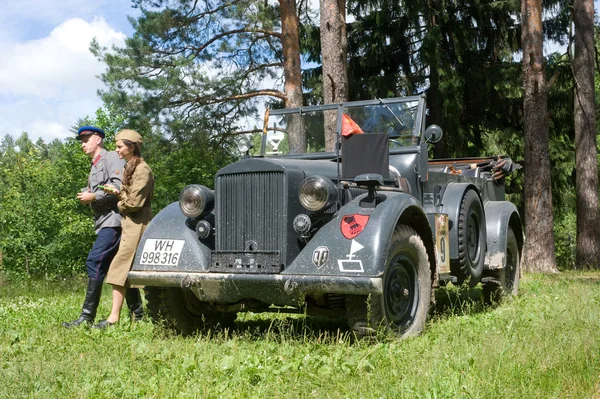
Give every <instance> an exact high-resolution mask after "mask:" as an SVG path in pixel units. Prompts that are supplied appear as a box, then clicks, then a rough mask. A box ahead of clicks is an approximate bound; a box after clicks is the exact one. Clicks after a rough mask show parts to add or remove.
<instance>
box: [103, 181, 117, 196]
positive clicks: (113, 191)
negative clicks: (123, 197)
mask: <svg viewBox="0 0 600 399" xmlns="http://www.w3.org/2000/svg"><path fill="white" fill-rule="evenodd" d="M98 188H99V189H100V190H102V191H104V192H105V193H106V194H112V195H119V194H120V191H119V190H118V189H117V188H116V187H115V186H113V185H111V184H107V185H105V186H98Z"/></svg>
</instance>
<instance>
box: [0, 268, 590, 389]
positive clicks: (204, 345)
mask: <svg viewBox="0 0 600 399" xmlns="http://www.w3.org/2000/svg"><path fill="white" fill-rule="evenodd" d="M83 291H84V286H83V284H82V283H81V282H63V283H35V284H30V285H28V286H23V285H20V286H14V285H7V284H5V285H3V286H0V398H140V397H144V398H221V397H227V398H598V397H600V273H597V272H595V273H573V272H571V273H563V274H560V275H556V276H537V275H536V276H531V275H526V276H524V278H523V280H522V283H521V291H520V295H519V297H517V298H515V299H513V300H509V301H506V302H505V303H503V304H501V305H499V306H497V307H494V308H486V307H484V306H483V304H482V303H481V301H480V300H479V299H477V295H476V294H477V290H474V291H472V292H470V293H461V292H457V290H444V291H439V292H438V294H437V297H438V301H437V302H438V304H437V308H436V309H434V311H433V312H432V313H433V315H432V317H431V318H430V321H429V323H428V324H427V327H426V329H425V331H424V332H423V334H422V335H420V336H419V337H416V338H411V339H407V340H398V339H396V338H393V337H390V336H379V337H377V338H374V339H369V340H359V341H356V340H354V339H353V337H352V335H351V333H349V332H348V330H347V329H346V327H345V321H344V320H328V319H322V318H305V317H303V316H289V315H255V314H241V315H240V316H239V317H238V321H237V322H236V328H235V329H234V330H232V331H216V332H213V333H210V332H209V333H204V334H199V335H197V336H193V337H186V338H183V337H179V336H176V335H174V334H172V333H171V332H169V331H168V330H165V329H164V328H163V327H161V326H159V325H154V324H152V323H151V322H149V321H143V322H140V323H137V324H135V325H131V324H130V323H129V321H128V320H129V319H128V318H127V316H124V317H123V318H122V322H121V324H120V325H119V326H117V327H115V328H110V329H109V330H108V331H96V330H91V329H89V328H80V329H74V330H66V329H64V328H62V327H61V326H60V323H61V322H62V321H67V320H71V319H73V318H75V317H76V316H78V314H79V310H80V305H81V300H82V299H83ZM467 294H470V296H471V297H475V299H469V296H468V295H467ZM109 306H110V292H109V289H108V287H105V291H104V295H103V300H102V304H101V309H100V313H101V315H107V314H108V310H109Z"/></svg>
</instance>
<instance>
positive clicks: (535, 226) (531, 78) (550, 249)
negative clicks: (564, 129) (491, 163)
mask: <svg viewBox="0 0 600 399" xmlns="http://www.w3.org/2000/svg"><path fill="white" fill-rule="evenodd" d="M521 20H522V27H523V28H522V29H523V32H522V37H521V39H522V40H521V42H522V45H523V92H524V101H523V108H524V109H523V111H524V117H523V119H524V122H523V124H524V130H525V184H524V185H525V193H524V203H525V227H526V231H527V239H526V241H525V249H524V262H523V263H524V267H525V269H526V270H530V271H538V272H546V273H554V272H557V269H556V260H555V256H554V232H553V225H554V217H553V213H552V190H551V184H550V183H551V181H550V153H549V135H548V127H549V122H548V117H549V116H548V108H547V107H548V91H547V90H548V88H547V85H546V79H545V71H544V56H543V53H542V50H543V47H542V45H543V35H542V1H541V0H522V3H521Z"/></svg>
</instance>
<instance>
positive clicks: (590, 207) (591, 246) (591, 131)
mask: <svg viewBox="0 0 600 399" xmlns="http://www.w3.org/2000/svg"><path fill="white" fill-rule="evenodd" d="M573 22H574V24H575V56H574V59H573V75H574V78H575V112H574V115H575V162H576V168H577V169H576V170H577V172H576V191H577V267H578V268H585V267H590V266H591V267H595V268H596V267H598V265H599V264H600V242H599V241H600V220H599V213H598V165H597V163H596V162H597V150H596V109H595V104H594V1H593V0H575V1H574V3H573Z"/></svg>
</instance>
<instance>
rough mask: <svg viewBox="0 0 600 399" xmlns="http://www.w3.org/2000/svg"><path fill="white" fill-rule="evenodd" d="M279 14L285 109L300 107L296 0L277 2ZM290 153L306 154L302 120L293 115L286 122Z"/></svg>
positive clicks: (300, 81)
mask: <svg viewBox="0 0 600 399" xmlns="http://www.w3.org/2000/svg"><path fill="white" fill-rule="evenodd" d="M279 10H280V14H281V45H282V48H283V76H284V79H285V86H284V87H285V107H286V108H296V107H301V106H302V69H301V65H300V39H299V35H298V25H299V21H298V12H297V9H296V0H279ZM287 129H288V143H289V149H290V153H302V152H306V135H305V134H304V128H303V124H302V118H300V117H299V116H297V115H295V116H292V118H291V120H290V121H289V122H288V126H287Z"/></svg>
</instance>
